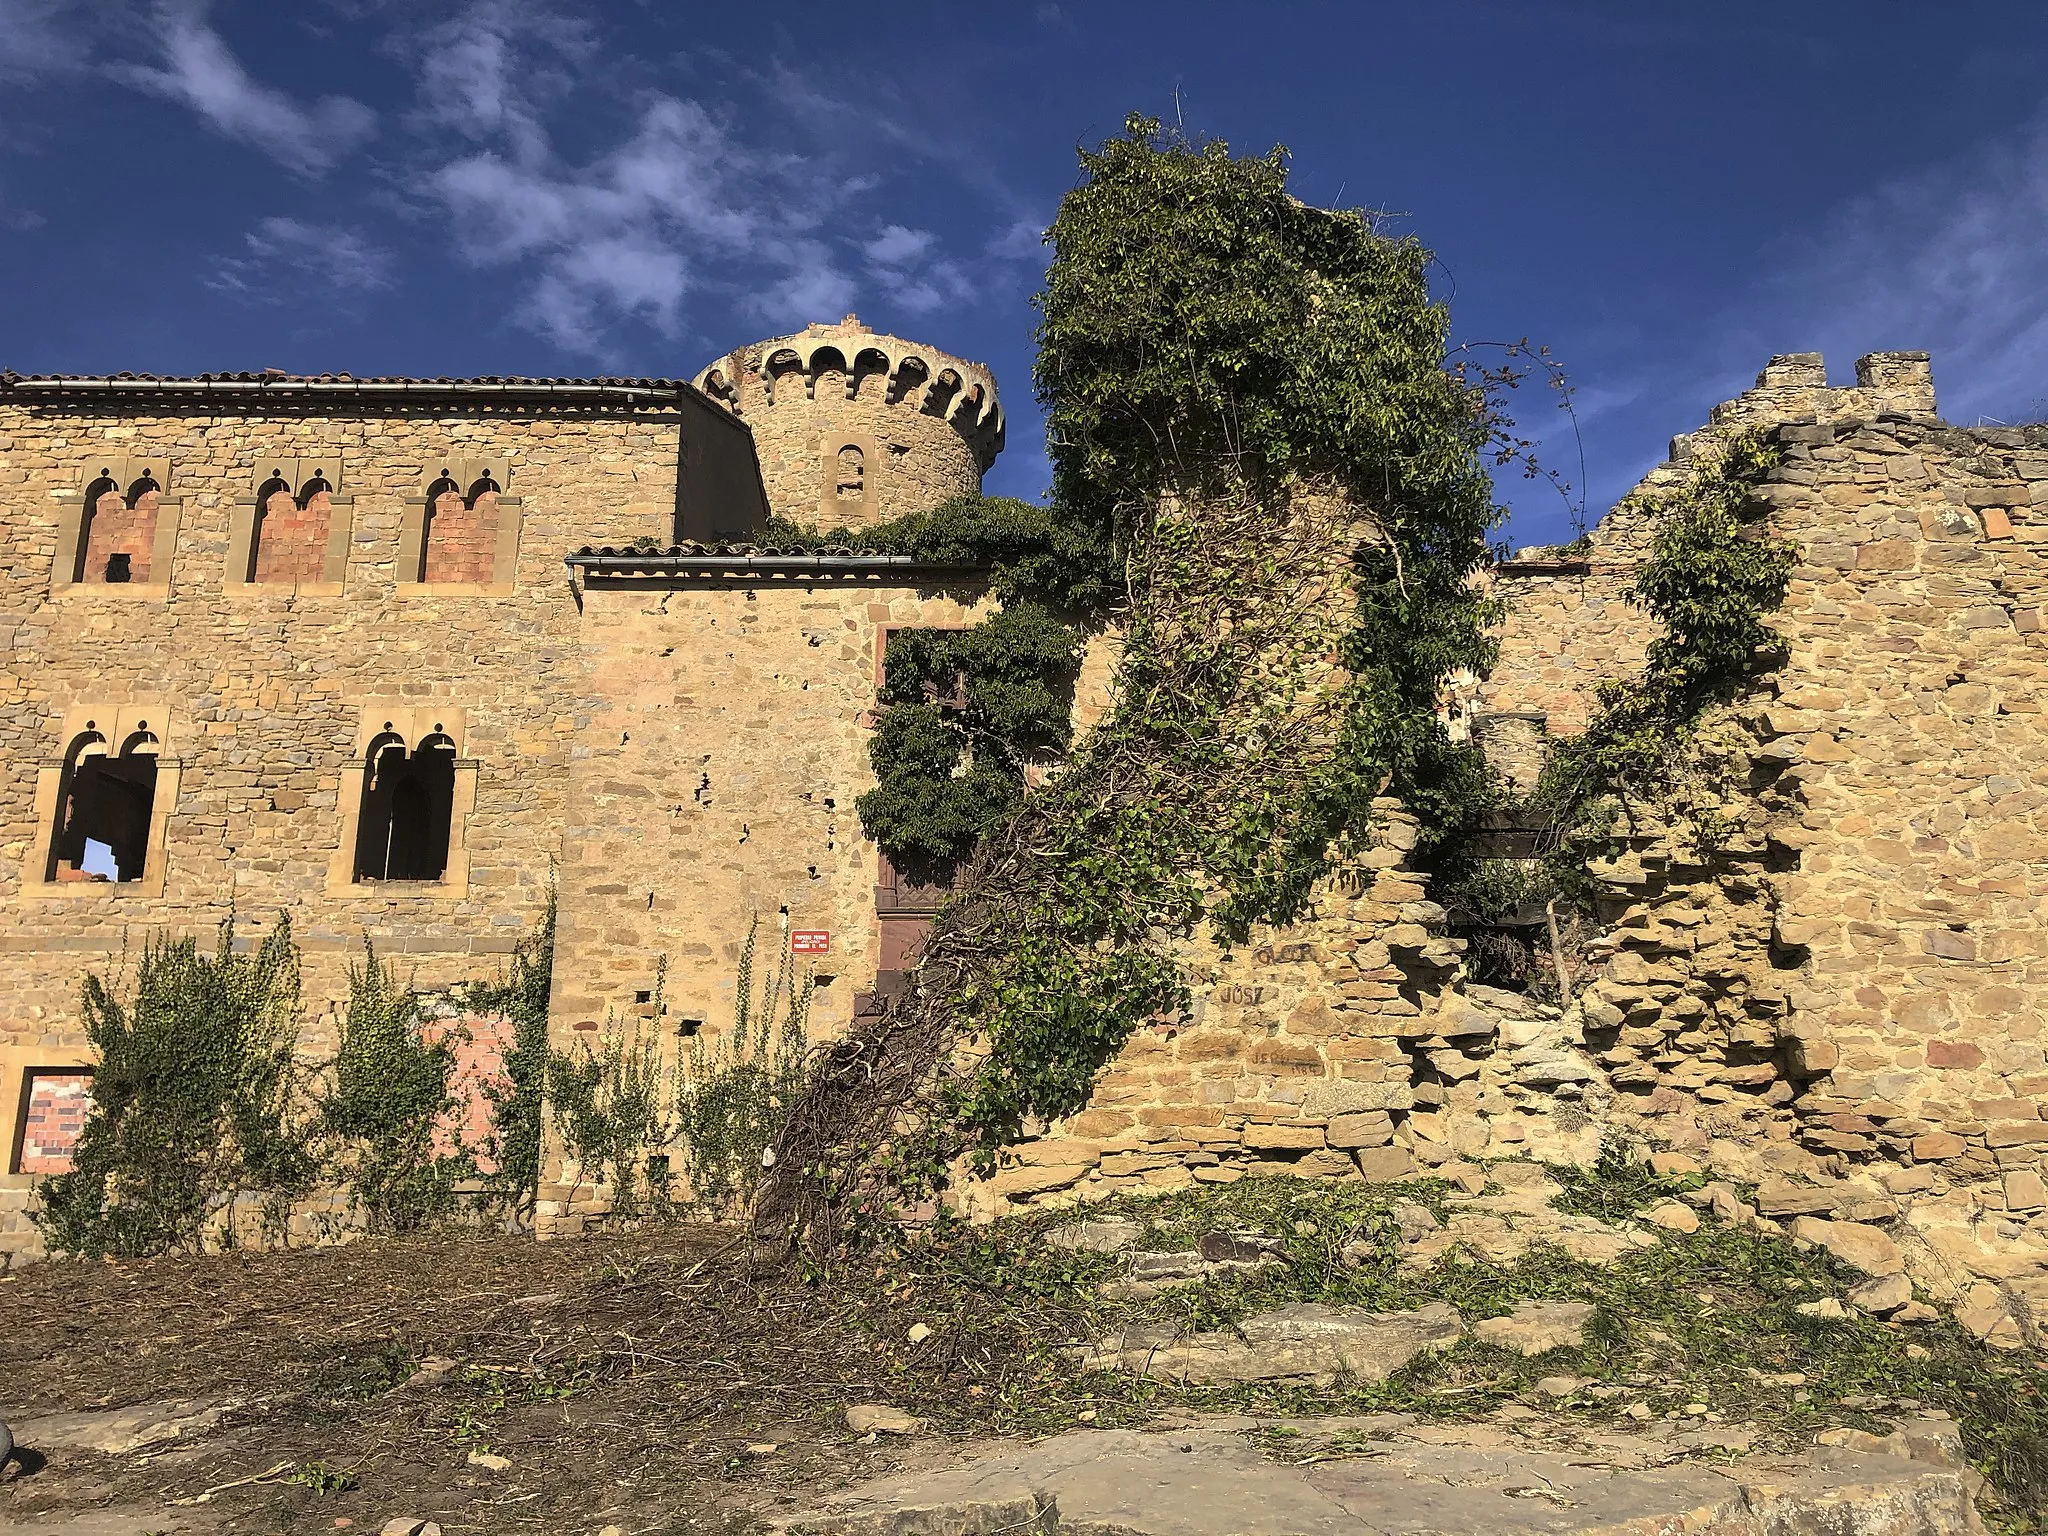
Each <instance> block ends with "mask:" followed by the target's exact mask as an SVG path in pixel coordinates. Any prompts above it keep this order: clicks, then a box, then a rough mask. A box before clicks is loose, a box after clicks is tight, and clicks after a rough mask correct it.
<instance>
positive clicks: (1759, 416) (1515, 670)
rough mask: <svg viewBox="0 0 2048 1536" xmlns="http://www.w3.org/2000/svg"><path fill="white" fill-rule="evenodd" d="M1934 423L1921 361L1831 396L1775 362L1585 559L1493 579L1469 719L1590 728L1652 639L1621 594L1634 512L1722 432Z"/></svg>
mask: <svg viewBox="0 0 2048 1536" xmlns="http://www.w3.org/2000/svg"><path fill="white" fill-rule="evenodd" d="M1880 414H1896V415H1908V416H1920V417H1926V418H1929V419H1932V418H1933V416H1934V385H1933V382H1932V376H1931V374H1930V372H1929V369H1928V365H1927V354H1926V353H1924V352H1874V353H1872V354H1870V355H1869V356H1868V357H1864V358H1860V359H1858V361H1857V364H1856V385H1855V387H1853V388H1844V389H1830V388H1829V387H1828V384H1827V370H1826V368H1825V367H1824V366H1823V364H1822V361H1821V358H1820V356H1819V354H1818V353H1812V352H1804V353H1796V354H1793V355H1790V356H1786V357H1774V358H1772V359H1771V361H1770V362H1769V364H1767V365H1766V366H1765V368H1764V370H1763V371H1762V372H1761V373H1759V374H1758V375H1757V380H1756V387H1755V388H1753V389H1750V390H1748V391H1746V392H1744V393H1743V394H1741V395H1739V396H1738V397H1736V398H1735V399H1733V400H1730V401H1726V402H1724V403H1723V404H1720V405H1717V406H1715V407H1714V409H1713V411H1712V412H1711V413H1710V415H1709V417H1708V422H1707V425H1706V426H1705V427H1704V428H1702V429H1700V431H1699V432H1695V433H1689V434H1686V435H1684V436H1681V437H1677V438H1674V439H1672V443H1671V457H1670V458H1669V459H1667V460H1666V461H1665V462H1664V463H1662V464H1659V465H1658V466H1657V467H1656V468H1654V469H1652V470H1651V471H1650V472H1649V474H1647V475H1645V476H1644V477H1643V479H1642V480H1641V481H1640V482H1639V483H1638V484H1637V485H1636V487H1635V489H1634V490H1633V491H1631V492H1630V493H1629V495H1628V496H1627V497H1625V498H1623V500H1622V502H1621V503H1620V504H1619V505H1618V506H1617V507H1616V508H1615V509H1614V511H1613V512H1612V513H1610V514H1609V515H1608V516H1607V517H1605V518H1603V519H1602V520H1601V521H1600V522H1599V523H1598V524H1597V525H1596V526H1594V527H1593V528H1591V529H1589V530H1587V535H1586V542H1585V547H1584V548H1583V550H1580V549H1575V548H1564V549H1527V550H1523V551H1521V552H1520V553H1518V554H1517V555H1516V556H1515V557H1514V558H1513V559H1512V560H1510V561H1508V562H1507V563H1506V564H1505V565H1503V566H1502V567H1500V568H1499V570H1498V571H1497V572H1496V573H1495V575H1494V576H1493V578H1492V579H1493V581H1494V583H1495V590H1496V592H1497V593H1498V595H1499V596H1501V597H1502V598H1504V599H1506V602H1507V606H1508V612H1507V617H1506V619H1505V621H1504V622H1503V624H1502V626H1501V630H1500V661H1499V664H1498V665H1497V666H1496V667H1495V668H1494V670H1493V673H1492V675H1491V676H1489V677H1488V678H1487V679H1486V681H1485V682H1484V683H1483V684H1479V685H1477V686H1476V687H1474V688H1473V689H1470V690H1468V696H1467V698H1466V700H1465V701H1464V707H1465V709H1466V711H1467V712H1468V713H1495V712H1505V711H1528V712H1533V713H1536V714H1541V715H1543V716H1545V717H1546V718H1547V721H1548V729H1549V731H1550V733H1551V734H1552V735H1560V736H1565V735H1576V734H1577V733H1578V732H1580V731H1582V730H1584V729H1585V728H1586V722H1587V721H1588V720H1589V719H1590V718H1591V717H1592V711H1593V707H1594V692H1595V690H1596V689H1597V688H1598V687H1599V685H1600V683H1601V682H1602V681H1603V680H1605V679H1607V678H1620V677H1628V676H1630V675H1632V674H1633V673H1634V672H1635V671H1637V670H1638V669H1639V668H1640V667H1641V666H1642V662H1643V648H1644V647H1645V646H1646V645H1648V644H1649V642H1650V639H1651V637H1652V635H1653V634H1654V632H1655V630H1654V626H1653V625H1652V624H1651V622H1650V620H1649V618H1648V616H1647V615H1645V614H1644V613H1643V612H1642V611H1641V610H1640V609H1637V608H1636V607H1634V606H1633V605H1631V604H1630V603H1629V602H1628V600H1627V598H1626V596H1625V594H1626V593H1627V591H1628V587H1629V583H1630V582H1631V581H1632V580H1634V577H1635V568H1636V566H1637V565H1638V564H1640V563H1641V561H1642V560H1643V559H1644V558H1645V557H1647V556H1648V554H1649V552H1650V540H1651V537H1652V534H1653V532H1654V529H1653V525H1652V522H1651V519H1650V518H1649V517H1647V516H1646V515H1645V513H1644V511H1643V509H1642V507H1641V506H1640V505H1639V504H1638V501H1637V499H1638V498H1641V497H1655V496H1657V495H1658V494H1660V493H1667V492H1669V491H1672V490H1675V489H1677V488H1678V487H1679V486H1681V485H1682V484H1684V482H1685V480H1686V478H1687V476H1688V475H1689V474H1690V473H1691V468H1692V457H1693V453H1694V451H1695V447H1696V446H1697V443H1698V441H1699V440H1701V439H1702V438H1706V437H1711V436H1712V435H1714V434H1717V433H1719V432H1722V431H1734V430H1740V429H1741V428H1743V427H1747V426H1752V425H1757V424H1768V423H1772V422H1780V421H1801V420H1805V421H1838V420H1846V419H1874V418H1875V417H1877V416H1879V415H1880Z"/></svg>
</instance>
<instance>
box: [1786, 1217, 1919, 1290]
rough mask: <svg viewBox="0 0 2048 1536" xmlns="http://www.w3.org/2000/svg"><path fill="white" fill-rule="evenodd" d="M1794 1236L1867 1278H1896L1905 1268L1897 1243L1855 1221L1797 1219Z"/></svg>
mask: <svg viewBox="0 0 2048 1536" xmlns="http://www.w3.org/2000/svg"><path fill="white" fill-rule="evenodd" d="M1792 1235H1793V1237H1795V1238H1797V1239H1799V1240H1800V1241H1802V1242H1808V1243H1812V1244H1813V1245H1814V1246H1815V1247H1816V1248H1823V1249H1826V1250H1827V1252H1829V1253H1831V1254H1833V1255H1834V1256H1835V1257H1836V1258H1837V1259H1840V1260H1841V1261H1842V1262H1843V1263H1844V1264H1846V1265H1848V1266H1849V1267H1850V1268H1851V1269H1855V1270H1860V1271H1861V1272H1862V1273H1864V1274H1866V1275H1874V1276H1880V1277H1881V1276H1884V1275H1895V1274H1897V1273H1899V1272H1900V1271H1901V1270H1903V1269H1904V1268H1905V1259H1904V1257H1903V1256H1902V1255H1901V1254H1900V1253H1899V1247H1898V1244H1896V1243H1894V1242H1893V1241H1892V1240H1891V1239H1890V1238H1889V1237H1887V1236H1886V1235H1885V1234H1884V1233H1883V1232H1880V1231H1879V1230H1878V1229H1877V1228H1876V1227H1871V1226H1865V1225H1864V1224H1863V1223H1861V1222H1855V1221H1824V1220H1822V1219H1820V1218H1819V1217H1815V1216H1799V1217H1795V1218H1794V1219H1793V1222H1792Z"/></svg>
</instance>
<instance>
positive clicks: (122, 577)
mask: <svg viewBox="0 0 2048 1536" xmlns="http://www.w3.org/2000/svg"><path fill="white" fill-rule="evenodd" d="M123 478H124V475H123V473H122V472H121V471H120V470H119V469H117V468H116V466H114V465H107V466H104V467H102V468H101V469H100V471H99V473H98V474H97V475H95V476H94V477H93V480H92V483H91V484H90V485H88V486H87V487H86V488H85V498H84V501H85V505H84V507H83V510H82V516H81V517H80V519H79V527H78V550H77V554H76V555H75V556H74V557H73V560H72V570H71V579H72V580H73V581H75V582H110V583H112V584H114V585H117V586H118V585H120V584H121V583H123V582H130V581H134V582H146V581H148V580H149V579H150V576H151V565H152V562H153V560H154V558H155V553H156V520H157V506H158V502H159V500H160V498H161V495H162V492H163V485H162V484H161V483H160V482H159V481H158V480H157V477H156V474H155V472H154V471H153V470H151V469H149V468H148V467H146V466H145V467H143V468H142V469H141V471H140V472H139V473H137V474H136V475H135V476H134V478H133V479H132V480H130V481H129V483H128V484H127V485H125V486H124V485H122V483H121V481H122V479H123Z"/></svg>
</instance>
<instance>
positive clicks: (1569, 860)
mask: <svg viewBox="0 0 2048 1536" xmlns="http://www.w3.org/2000/svg"><path fill="white" fill-rule="evenodd" d="M1779 457H1780V450H1779V449H1778V447H1777V446H1776V445H1775V444H1774V443H1772V442H1771V441H1769V439H1768V438H1767V437H1766V435H1765V434H1764V432H1763V431H1762V430H1761V429H1759V428H1750V429H1748V430H1746V431H1743V432H1740V433H1737V434H1735V435H1734V436H1732V437H1730V438H1729V439H1728V441H1727V442H1726V443H1725V444H1723V445H1721V447H1720V448H1719V449H1718V450H1708V451H1707V452H1706V453H1705V454H1704V455H1703V457H1702V460H1701V462H1700V463H1699V465H1698V467H1697V468H1695V470H1694V471H1693V473H1692V475H1691V477H1690V478H1689V479H1688V480H1687V482H1686V483H1685V485H1684V486H1683V487H1681V488H1680V489H1679V490H1678V491H1676V492H1674V493H1672V494H1670V495H1668V496H1665V497H1662V498H1659V499H1657V500H1656V501H1655V502H1654V503H1653V504H1652V505H1650V506H1648V507H1646V508H1644V509H1643V510H1645V511H1646V512H1647V513H1648V514H1649V515H1650V516H1651V517H1652V518H1654V519H1655V525H1656V534H1655V538H1654V540H1653V542H1652V545H1651V549H1650V555H1649V558H1648V559H1647V560H1646V561H1644V563H1643V565H1642V567H1641V569H1640V570H1639V571H1638V572H1637V574H1636V579H1635V582H1634V584H1633V585H1632V586H1631V588H1630V590H1629V594H1628V595H1629V600H1630V601H1631V602H1632V603H1634V604H1636V605H1637V606H1638V607H1640V608H1642V609H1643V610H1644V611H1645V612H1647V613H1648V614H1649V615H1650V616H1651V617H1652V618H1654V619H1656V620H1658V621H1659V622H1660V623H1661V624H1662V626H1663V632H1662V633H1661V634H1660V635H1658V637H1657V638H1656V639H1654V640H1652V641H1651V642H1650V644H1649V647H1648V651H1647V654H1646V656H1645V658H1644V663H1643V669H1642V671H1641V672H1640V673H1639V674H1638V675H1637V676H1635V677H1633V678H1627V679H1619V680H1611V681H1608V682H1605V683H1602V684H1601V685H1600V692H1599V706H1598V708H1597V710H1596V711H1595V713H1594V717H1593V719H1592V721H1591V723H1590V724H1589V725H1588V726H1587V728H1586V730H1585V732H1584V734H1583V735H1580V736H1576V737H1572V738H1569V739H1567V740H1564V741H1561V742H1559V743H1558V744H1557V745H1556V746H1555V747H1554V748H1553V750H1552V752H1551V755H1550V759H1549V761H1548V762H1547V763H1546V764H1545V767H1544V771H1543V776H1542V779H1541V781H1540V782H1539V784H1538V785H1537V789H1536V796H1535V798H1536V800H1537V802H1538V803H1539V804H1540V805H1542V806H1543V807H1544V808H1545V809H1547V810H1548V811H1549V812H1550V813H1551V815H1552V816H1553V818H1554V819H1555V821H1556V824H1557V826H1558V828H1559V838H1560V843H1559V848H1560V856H1559V858H1558V859H1556V860H1554V861H1553V862H1554V863H1556V864H1557V867H1558V868H1559V869H1561V870H1562V871H1564V872H1565V874H1566V877H1567V878H1569V877H1570V876H1571V875H1572V874H1573V872H1575V871H1577V870H1580V869H1582V868H1583V866H1584V863H1585V859H1586V857H1587V856H1588V855H1589V853H1591V852H1593V851H1596V850H1598V849H1599V848H1601V847H1603V846H1604V844H1605V841H1606V835H1607V832H1608V831H1609V829H1610V828H1612V827H1613V826H1614V825H1615V824H1616V823H1617V822H1619V821H1622V820H1625V819H1627V818H1628V817H1630V816H1631V814H1632V813H1633V812H1634V810H1635V809H1636V808H1637V807H1640V806H1642V805H1645V804H1647V803H1650V802H1653V801H1655V800H1657V799H1659V798H1660V797H1662V796H1664V795H1666V794H1668V792H1669V791H1670V789H1671V788H1672V786H1673V784H1674V782H1675V779H1676V777H1677V775H1678V774H1679V772H1680V770H1681V766H1682V764H1683V762H1684V754H1685V748H1686V745H1687V743H1688V742H1689V741H1690V740H1691V739H1692V736H1693V733H1694V731H1695V729H1696V728H1697V727H1698V725H1699V723H1700V720H1701V719H1702V717H1703V716H1705V714H1706V713H1707V711H1708V710H1710V709H1711V708H1713V707H1714V706H1716V705H1719V704H1725V703H1727V702H1729V701H1730V700H1732V699H1735V698H1738V697H1740V696H1741V695H1742V694H1743V693H1745V692H1747V691H1748V690H1749V689H1750V688H1751V687H1752V686H1753V685H1754V684H1755V682H1756V680H1757V679H1758V678H1759V677H1761V676H1763V675H1764V674H1766V673H1768V672H1771V671H1774V670H1775V669H1776V668H1778V667H1779V666H1781V665H1782V664H1783V662H1784V659H1785V642H1784V640H1783V638H1782V637H1781V636H1780V635H1779V634H1778V633H1777V632H1776V631H1775V630H1773V629H1772V628H1771V627H1770V625H1769V624H1768V623H1767V622H1766V619H1765V616H1766V615H1767V614H1769V613H1771V612H1773V611H1774V610H1775V609H1776V608H1777V607H1778V606H1779V604H1781V603H1782V602H1784V600H1785V593H1786V590H1787V589H1788V587H1789V586H1790V584H1791V579H1792V567H1793V564H1794V560H1795V550H1794V547H1793V545H1792V544H1791V543H1790V542H1789V541H1788V540H1785V539H1782V538H1777V537H1775V536H1773V535H1772V534H1771V533H1770V532H1769V530H1768V527H1767V525H1766V517H1767V512H1768V509H1767V507H1766V506H1765V505H1764V503H1763V502H1761V501H1760V500H1759V499H1758V498H1757V495H1756V491H1757V488H1758V487H1759V486H1760V485H1762V484H1763V483H1764V481H1765V480H1767V479H1768V478H1769V477H1770V473H1771V471H1772V470H1773V469H1774V468H1776V467H1777V464H1778V461H1779Z"/></svg>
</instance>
